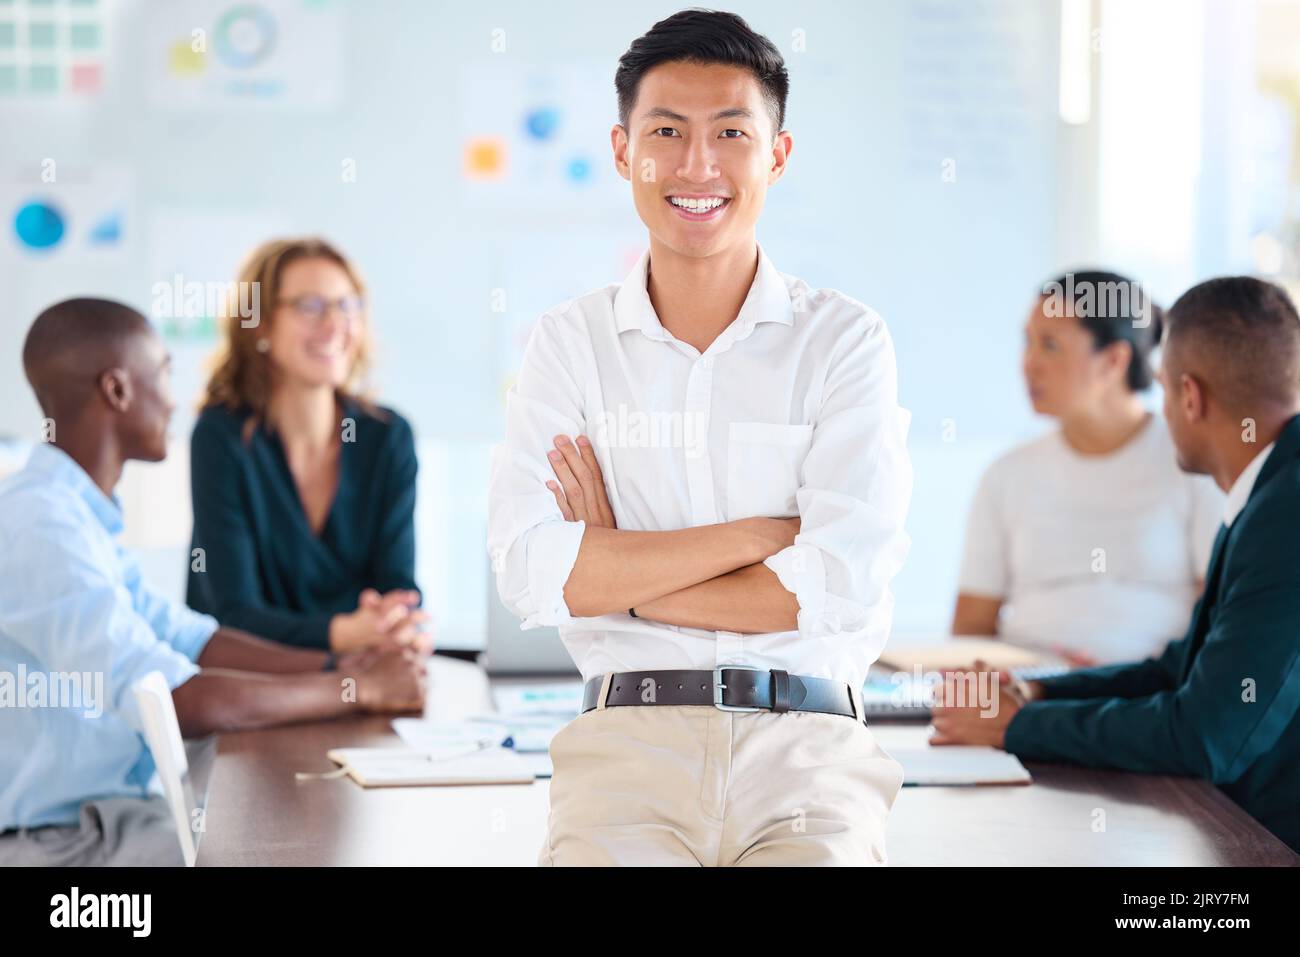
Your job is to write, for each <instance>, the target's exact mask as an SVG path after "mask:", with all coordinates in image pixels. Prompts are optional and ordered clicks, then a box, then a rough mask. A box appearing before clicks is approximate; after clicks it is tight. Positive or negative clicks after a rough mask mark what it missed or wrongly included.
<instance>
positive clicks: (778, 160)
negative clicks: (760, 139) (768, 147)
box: [767, 130, 794, 186]
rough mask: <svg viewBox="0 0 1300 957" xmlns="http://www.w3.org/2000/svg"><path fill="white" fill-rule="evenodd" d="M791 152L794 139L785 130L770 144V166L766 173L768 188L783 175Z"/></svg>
mask: <svg viewBox="0 0 1300 957" xmlns="http://www.w3.org/2000/svg"><path fill="white" fill-rule="evenodd" d="M793 150H794V137H792V136H791V135H790V134H789V133H788V132H786V131H785V130H782V131H781V132H780V133H777V134H776V139H775V140H774V141H773V142H772V166H771V168H770V169H768V171H767V185H768V186H771V185H772V184H773V183H775V182H776V181H777V180H778V179H780V178H781V177H782V176H784V175H785V166H786V163H788V162H789V160H790V153H791V152H792V151H793Z"/></svg>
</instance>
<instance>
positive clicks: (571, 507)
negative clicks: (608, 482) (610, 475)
mask: <svg viewBox="0 0 1300 957" xmlns="http://www.w3.org/2000/svg"><path fill="white" fill-rule="evenodd" d="M547 458H548V459H549V460H550V463H551V469H552V470H553V471H554V472H555V477H556V479H557V480H558V481H554V482H547V483H546V487H547V488H548V489H550V490H551V494H553V495H554V496H555V501H556V503H558V504H559V506H560V513H561V514H562V515H563V516H564V520H565V521H566V522H586V523H587V525H588V526H589V527H597V528H618V525H617V524H616V523H615V521H614V510H613V509H612V508H610V507H609V495H608V494H607V493H606V491H605V477H604V476H603V475H602V474H601V472H600V463H599V462H597V461H596V450H595V449H593V448H592V447H591V441H590V440H589V439H588V438H587V437H586V436H585V435H580V436H578V440H577V443H576V444H575V443H573V442H571V441H569V437H568V436H567V435H557V436H556V437H555V448H553V449H552V450H551V451H550V452H548V453H547Z"/></svg>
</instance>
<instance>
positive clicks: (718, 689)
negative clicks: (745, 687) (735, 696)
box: [713, 665, 765, 713]
mask: <svg viewBox="0 0 1300 957" xmlns="http://www.w3.org/2000/svg"><path fill="white" fill-rule="evenodd" d="M762 670H763V669H762V668H751V667H750V666H749V665H723V666H722V667H721V668H714V669H713V707H715V708H717V709H718V710H719V711H739V712H746V713H747V712H751V711H763V710H765V709H763V708H755V707H739V706H737V705H734V704H723V703H722V692H723V691H724V690H725V689H726V687H727V686H726V685H725V684H723V683H722V673H723V672H724V671H762Z"/></svg>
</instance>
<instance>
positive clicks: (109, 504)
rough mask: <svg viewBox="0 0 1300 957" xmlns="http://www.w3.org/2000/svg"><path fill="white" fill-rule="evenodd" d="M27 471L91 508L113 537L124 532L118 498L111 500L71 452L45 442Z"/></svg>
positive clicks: (33, 452)
mask: <svg viewBox="0 0 1300 957" xmlns="http://www.w3.org/2000/svg"><path fill="white" fill-rule="evenodd" d="M27 471H29V472H32V473H34V474H36V475H42V476H44V477H45V479H46V480H47V481H48V482H49V483H50V484H51V485H58V486H62V487H63V488H65V489H67V490H68V491H70V492H72V493H73V494H75V495H76V496H77V497H78V498H80V499H81V500H82V501H83V502H85V503H86V504H87V505H88V506H90V510H91V511H92V512H93V513H94V514H95V517H96V518H97V519H99V521H100V523H101V524H102V525H103V526H104V528H105V529H107V530H108V533H109V534H110V535H117V534H119V533H121V531H122V506H121V504H120V503H119V502H118V500H117V496H113V497H111V498H110V497H109V496H107V495H105V494H104V491H103V489H101V488H100V487H99V486H98V485H96V484H95V483H94V482H93V481H92V480H91V478H90V476H89V475H88V474H86V470H85V469H83V468H82V467H81V466H80V465H78V464H77V463H76V461H75V460H74V459H73V458H72V456H70V455H69V454H68V453H67V452H65V451H63V450H62V449H60V448H58V447H57V446H54V445H50V444H49V443H48V442H42V443H40V444H39V445H37V446H36V447H35V448H34V449H32V454H31V456H30V457H29V458H28V459H27Z"/></svg>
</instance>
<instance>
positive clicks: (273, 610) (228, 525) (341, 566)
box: [186, 403, 417, 648]
mask: <svg viewBox="0 0 1300 957" xmlns="http://www.w3.org/2000/svg"><path fill="white" fill-rule="evenodd" d="M376 411H377V413H378V414H371V413H369V412H367V411H365V410H364V409H362V408H361V407H360V406H358V405H356V404H355V403H347V404H345V406H344V409H343V417H344V418H345V419H346V418H350V419H352V420H353V422H354V423H355V430H354V433H353V435H352V436H351V439H352V441H347V439H348V438H349V435H348V433H347V432H346V431H344V439H345V441H344V442H343V446H342V451H341V454H340V458H339V483H338V491H337V493H336V494H335V497H334V502H333V504H332V505H331V506H330V511H329V514H328V516H327V518H326V520H325V525H324V527H323V528H322V529H321V533H320V535H319V536H317V535H316V534H314V533H313V532H312V529H311V525H310V523H309V522H308V521H307V515H306V513H305V512H304V510H303V507H302V501H301V499H300V498H299V496H298V489H297V486H296V485H295V484H294V481H293V476H292V474H291V473H290V471H289V462H288V459H287V458H286V456H285V453H284V446H283V445H281V443H280V439H279V438H278V437H277V436H276V434H275V433H274V432H272V431H270V430H269V429H267V428H266V426H265V425H264V424H263V425H259V426H257V427H255V428H253V429H252V431H251V434H250V436H249V438H248V440H247V441H245V440H244V438H243V431H244V427H245V423H246V422H247V420H248V415H246V414H245V415H239V414H235V413H232V412H230V411H228V410H226V409H220V408H209V409H205V410H204V411H203V412H202V413H201V414H200V415H199V419H198V422H197V423H196V424H195V426H194V434H193V436H192V437H191V440H190V486H191V491H192V493H193V499H194V537H193V546H192V547H193V548H201V549H203V553H202V556H201V561H202V570H196V565H198V564H199V560H198V559H196V558H195V557H194V556H195V553H194V552H193V551H192V550H191V553H190V554H191V561H190V576H189V590H188V594H187V599H186V600H187V601H188V603H189V605H190V607H191V608H194V609H195V610H196V611H201V612H206V613H208V614H210V615H212V616H214V617H215V618H216V619H217V620H218V621H220V622H221V623H222V624H223V625H229V626H231V627H233V628H240V629H243V630H244V631H248V632H251V633H252V634H255V635H259V636H261V637H263V638H269V639H271V640H274V641H281V642H284V643H286V644H291V645H302V646H307V647H312V648H328V647H329V623H330V619H331V618H333V617H334V615H335V614H338V613H341V612H350V611H353V610H355V609H356V607H357V601H358V598H359V596H360V594H361V591H362V590H363V589H365V588H374V589H377V590H378V591H379V592H381V593H382V592H386V591H389V590H391V589H394V588H415V587H416V585H415V520H414V514H415V476H416V467H417V466H416V457H415V440H414V438H413V436H412V434H411V427H410V425H408V424H407V422H406V420H405V419H403V418H402V417H401V416H400V415H398V414H397V413H395V412H392V411H391V410H388V409H378V410H376ZM340 428H345V423H343V422H341V423H340Z"/></svg>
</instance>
